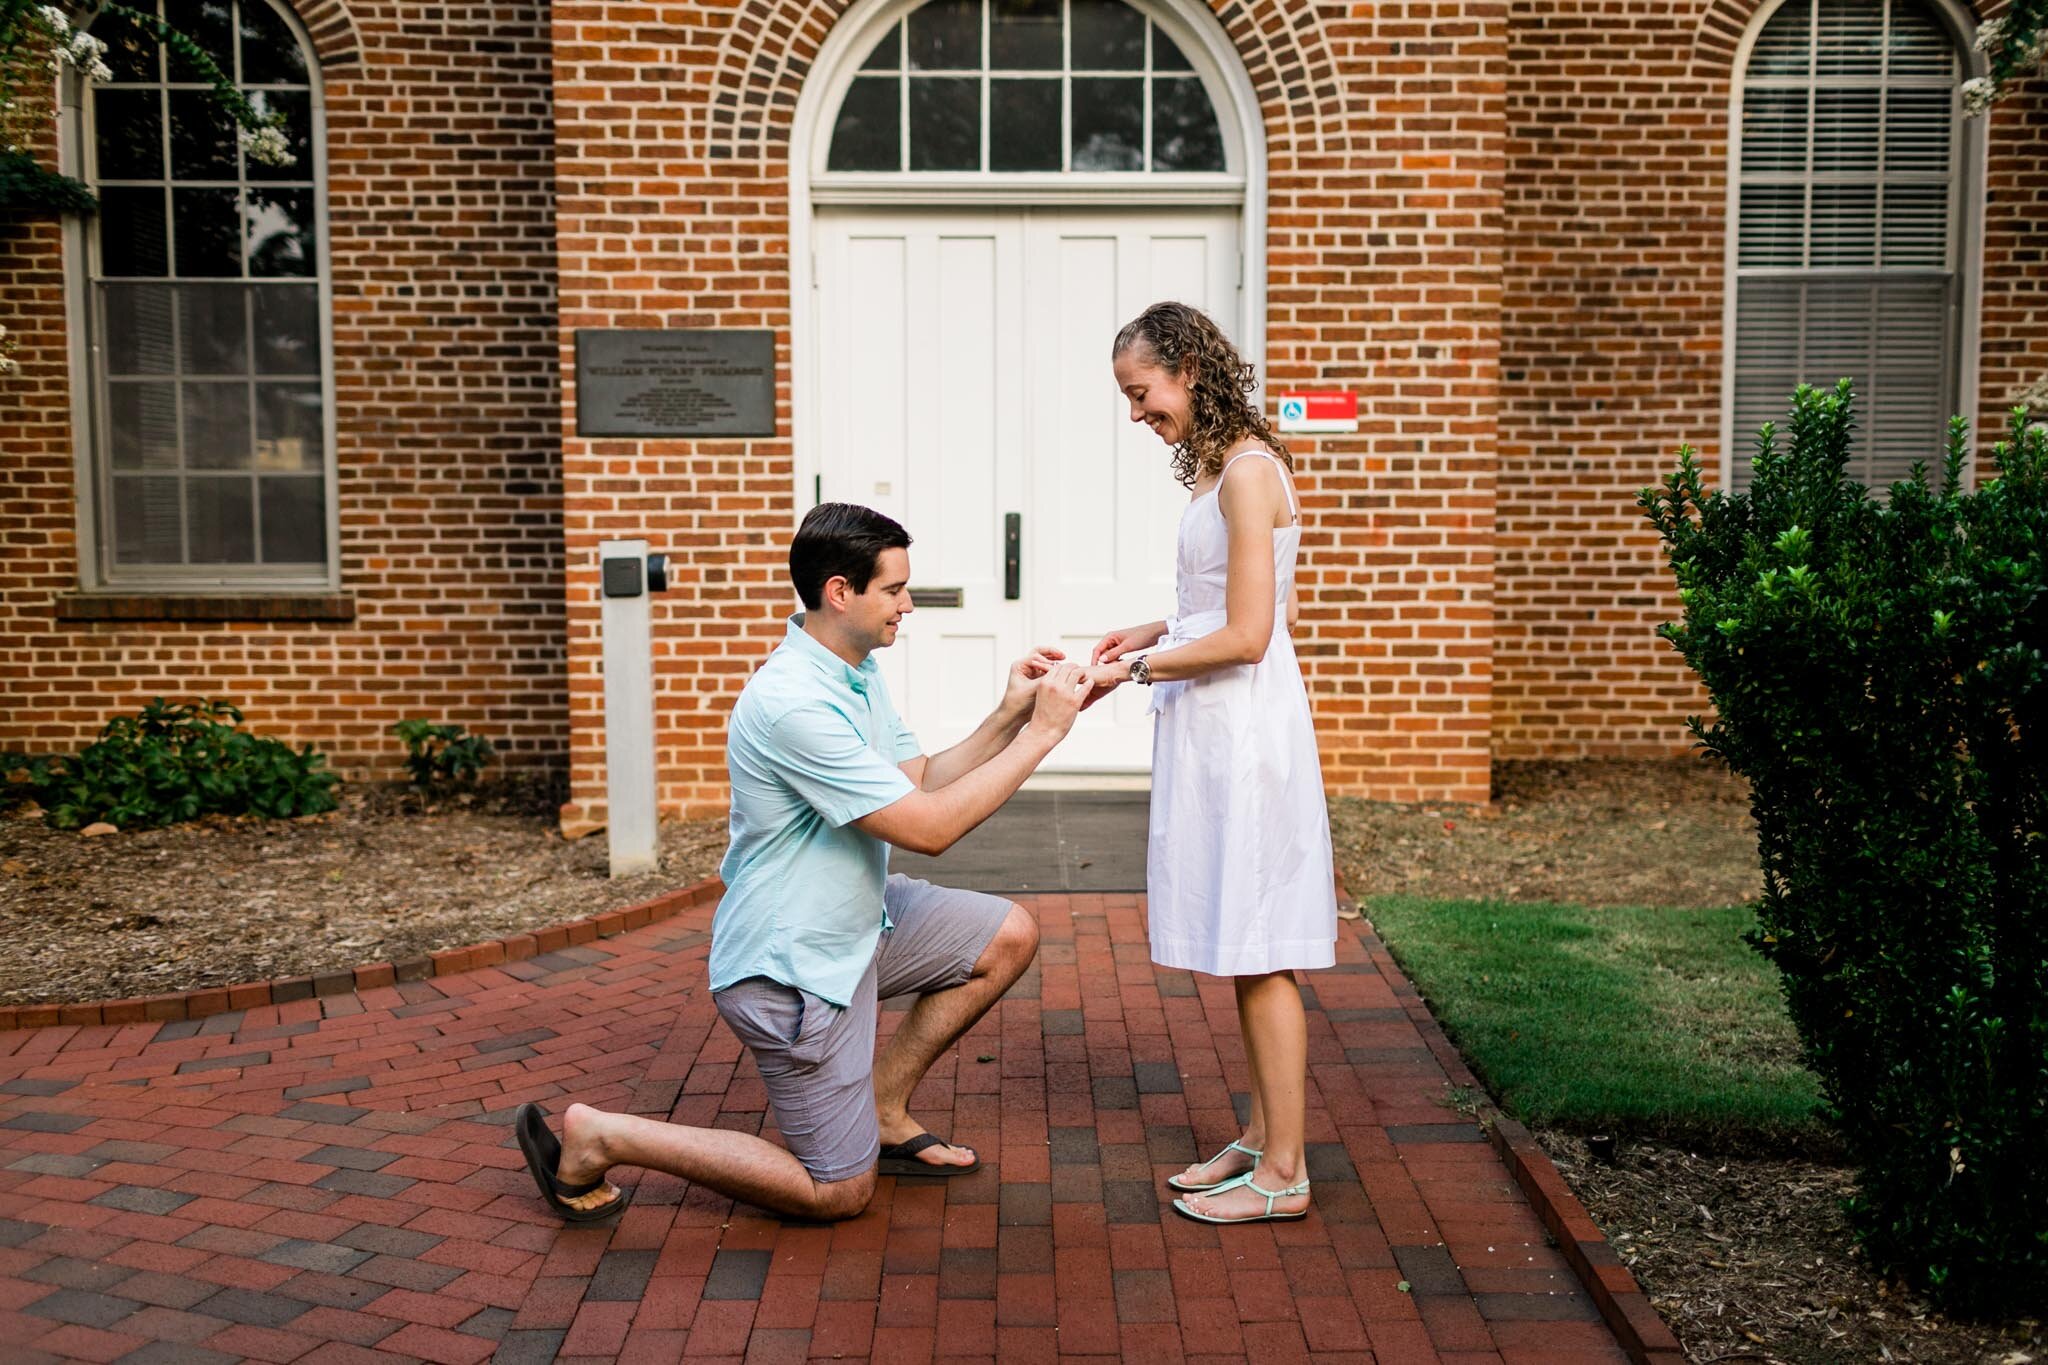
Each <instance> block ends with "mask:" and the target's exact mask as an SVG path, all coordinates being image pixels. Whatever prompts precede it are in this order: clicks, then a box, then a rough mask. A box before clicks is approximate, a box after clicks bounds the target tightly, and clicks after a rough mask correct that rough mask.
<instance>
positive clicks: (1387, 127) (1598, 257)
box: [0, 0, 2048, 829]
mask: <svg viewBox="0 0 2048 1365" xmlns="http://www.w3.org/2000/svg"><path fill="white" fill-rule="evenodd" d="M842 8H843V6H842V5H841V4H840V3H839V2H838V0H809V3H799V0H789V2H788V3H770V2H769V0H654V2H652V3H649V4H645V5H642V6H638V7H633V8H620V7H617V6H612V5H607V4H604V3H602V2H601V0H563V3H558V4H555V5H552V6H547V7H544V6H541V5H539V4H537V3H527V4H483V3H473V4H464V5H452V6H435V7H431V8H421V7H416V6H401V5H398V4H396V3H395V0H375V2H374V3H372V2H371V0H358V2H356V3H351V4H348V5H343V4H342V3H340V2H339V0H305V3H304V4H303V6H302V9H301V13H302V15H303V16H304V17H305V19H306V22H307V24H308V27H309V28H310V30H311V31H312V32H313V33H314V35H315V39H316V46H317V47H318V50H319V52H320V54H321V58H322V63H323V70H324V71H325V73H326V81H327V117H328V126H329V130H330V141H329V147H328V155H329V174H330V183H331V195H330V205H329V208H330V237H331V253H332V262H333V270H334V295H335V334H334V341H335V352H336V382H337V400H338V415H339V426H340V437H339V448H338V455H339V461H340V467H341V480H340V485H339V492H340V498H341V509H342V554H343V565H344V582H343V589H344V591H345V593H346V594H347V596H348V597H349V598H350V599H351V600H352V603H353V610H354V618H353V620H350V621H345V622H332V621H325V622H323V621H297V622H277V621H273V622H262V621H239V622H226V623H203V622H162V621H125V622H124V621H78V620H69V619H60V610H59V609H60V604H62V603H63V602H64V601H66V600H67V599H68V597H69V595H70V594H71V593H72V592H73V591H74V589H75V587H76V580H77V547H76V545H75V543H74V539H73V537H74V532H73V526H74V505H73V500H72V497H73V490H72V479H73V476H72V460H73V454H72V436H71V432H70V430H69V389H68V377H67V376H66V375H65V374H64V366H65V363H66V359H65V358H66V355H67V339H66V337H65V335H64V313H63V307H62V299H61V292H62V289H63V283H64V282H63V276H62V273H61V270H60V261H59V248H60V234H59V232H58V229H57V225H56V224H55V223H54V222H50V221H39V220H31V221H15V222H5V223H0V298H4V299H5V304H4V310H5V311H4V315H0V321H5V322H6V324H7V325H8V326H9V327H10V329H13V330H14V331H15V332H17V333H18V334H19V336H20V338H21V350H20V352H19V358H20V359H21V360H22V361H23V364H24V373H23V374H22V375H20V376H18V377H16V378H14V379H12V380H8V381H5V382H4V383H0V474H4V480H0V513H4V518H5V519H4V523H0V638H4V639H5V640H6V641H7V642H8V643H9V645H10V646H11V648H9V649H7V650H5V651H0V687H4V690H5V694H6V698H7V701H8V705H7V707H5V708H4V710H0V747H16V746H27V747H34V748H60V747H67V746H70V745H74V744H76V743H78V742H81V741H82V740H84V739H85V738H86V737H88V736H89V735H90V734H91V733H92V731H93V730H94V729H96V728H97V726H98V724H99V723H100V722H101V721H102V720H103V719H104V718H105V716H106V715H107V714H109V713H111V712H112V711H115V710H118V709H127V708H132V707H134V706H137V705H139V704H140V703H141V702H142V701H144V700H146V699H147V698H148V697H150V696H152V695H154V694H156V693H159V692H163V693H169V694H183V695H191V694H205V695H213V696H225V697H228V698H231V699H233V700H236V701H237V702H240V703H242V704H244V705H245V706H246V707H247V709H248V710H249V713H250V716H251V719H252V721H254V722H255V723H256V724H258V725H259V726H261V727H262V728H265V729H267V730H272V731H276V732H280V733H284V734H287V735H289V736H291V737H292V738H295V739H303V740H310V741H312V742H313V743H315V744H317V745H320V746H321V747H323V748H325V749H326V750H328V751H329V752H330V754H332V755H333V756H334V758H335V759H336V760H337V762H338V764H339V765H340V766H341V767H342V768H343V769H344V770H345V771H347V772H350V773H351V774H353V775H367V774H373V773H374V774H390V773H392V772H393V771H394V770H395V766H394V765H395V760H396V755H397V748H396V744H395V741H393V740H392V739H391V738H390V737H389V736H388V735H387V733H386V731H387V729H388V726H389V725H390V723H391V722H392V721H393V720H396V719H398V718H400V717H403V716H410V715H425V716H433V717H437V718H446V719H452V720H457V721H460V722H461V723H463V724H466V725H469V726H471V727H472V728H475V729H479V730H481V731H483V732H485V733H487V734H490V735H491V736H492V737H493V738H494V739H497V740H499V741H500V742H501V743H502V744H503V745H504V746H505V747H506V748H507V749H508V750H509V751H510V758H511V760H512V761H513V762H515V763H522V764H541V763H547V762H553V761H560V760H561V759H563V758H564V756H566V758H567V760H568V762H569V764H570V768H571V775H572V782H573V800H572V802H571V804H570V806H569V807H567V808H566V809H565V811H564V813H563V814H564V822H565V825H566V826H567V827H569V828H571V829H576V828H588V827H590V826H591V825H592V824H594V823H595V822H599V821H601V820H602V818H603V809H602V803H603V769H602V762H603V755H602V733H603V732H602V714H601V707H602V683H601V679H600V677H599V676H598V658H599V650H598V641H597V621H598V601H597V586H596V572H595V564H594V555H595V546H596V542H597V541H599V540H601V539H604V538H607V537H610V536H613V535H619V534H640V533H646V534H648V535H650V536H651V537H652V538H653V539H654V540H655V541H656V542H657V544H658V545H660V546H661V547H662V548H665V549H668V550H670V551H671V552H673V554H674V568H673V577H674V582H675V583H676V588H675V590H674V591H671V592H670V593H668V594H666V595H664V596H663V597H661V598H659V599H657V600H656V602H655V604H654V610H655V619H656V641H657V644H656V649H657V654H658V658H657V681H656V686H657V691H658V716H659V725H660V735H659V744H660V750H661V756H662V802H663V805H664V807H665V808H666V809H668V810H671V811H688V812H692V813H704V812H710V811H715V810H717V809H719V808H720V807H721V806H722V803H723V800H724V771H723V758H722V745H723V737H724V724H725V717H726V714H727V713H728V711H729V709H730V707H731V705H732V702H733V699H734V698H735V697H736V696H737V694H738V691H739V689H740V687H741V686H742V685H743V683H744V681H745V678H746V676H747V675H748V673H749V672H750V671H751V670H752V668H753V667H754V666H755V665H756V664H757V663H758V661H759V660H760V658H761V657H762V656H763V655H765V653H766V652H767V651H768V650H769V649H770V648H771V647H772V646H773V644H774V642H775V640H776V639H777V638H778V636H779V634H780V631H781V628H782V627H781V618H782V616H783V615H784V613H785V612H786V610H787V609H788V606H789V602H790V593H789V591H788V588H787V586H786V583H785V579H784V569H783V565H784V554H785V552H786V546H787V536H788V534H789V532H790V529H791V527H792V526H793V524H794V521H795V519H796V516H797V512H798V507H797V500H796V498H795V496H794V494H795V490H794V488H793V469H794V463H795V454H796V452H795V451H794V449H793V447H792V445H791V442H790V440H789V439H788V431H789V412H790V396H791V395H790V379H789V364H790V356H791V335H790V327H791V317H790V310H789V290H790V273H789V269H788V250H789V222H788V205H789V180H788V177H789V173H790V171H789V166H788V149H789V145H790V134H791V126H792V119H793V116H794V109H795V106H796V101H797V97H798V94H799V92H800V90H801V89H802V85H803V82H804V80H805V79H806V77H807V76H808V75H809V72H810V68H811V65H812V63H813V61H814V59H815V57H816V55H817V53H818V50H819V47H820V45H821V44H822V42H823V41H824V38H825V35H826V34H827V32H828V31H829V30H830V28H831V25H832V24H833V23H834V22H836V21H837V18H838V15H839V14H840V12H841V10H842ZM1752 11H1753V2H1752V0H1685V3H1682V4H1679V5H1667V4H1661V3H1650V2H1649V0H1630V2H1628V3H1620V4H1613V3H1595V0H1541V2H1540V3H1539V2H1538V0H1512V3H1510V0H1469V2H1468V3H1421V0H1416V2H1415V3H1383V4H1378V5H1374V6H1369V7H1358V6H1349V5H1344V4H1339V3H1334V2H1332V3H1305V2H1304V0H1286V2H1284V3H1282V2H1280V0H1260V3H1257V4H1246V3H1228V4H1222V5H1218V6H1217V7H1216V9H1215V11H1214V12H1215V15H1216V20H1217V22H1218V23H1219V24H1220V26H1221V27H1222V29H1223V30H1224V31H1225V32H1226V33H1227V34H1228V35H1229V39H1230V41H1231V43H1232V45H1233V46H1234V47H1235V49H1236V51H1237V53H1238V54H1239V57H1240V59H1241V60H1242V62H1243V64H1244V67H1245V69H1246V72H1247V73H1248V75H1249V77H1250V80H1251V83H1252V85H1253V87H1254V89H1255V90H1256V92H1257V100H1258V104H1259V114H1260V117H1261V118H1262V119H1263V121H1264V124H1265V128H1266V138H1267V147H1266V150H1267V164H1268V179H1269V188H1270V192H1269V204H1268V214H1269V233H1268V240H1267V243H1266V249H1267V281H1266V283H1267V294H1268V300H1269V306H1268V316H1267V336H1268V355H1267V362H1268V363H1267V377H1268V379H1269V381H1270V382H1271V383H1272V384H1274V385H1275V386H1317V387H1348V388H1354V389H1356V390H1357V391H1358V392H1359V393H1360V396H1361V399H1362V405H1361V407H1362V412H1363V414H1364V419H1365V420H1364V421H1363V423H1362V426H1361V430H1360V431H1359V432H1358V433H1357V434H1356V436H1344V437H1321V438H1303V439H1300V440H1299V441H1297V442H1296V443H1295V444H1294V448H1295V451H1296V455H1297V459H1298V462H1299V466H1300V480H1299V482H1300V486H1301V488H1302V491H1303V494H1304V499H1305V502H1306V503H1307V506H1308V510H1309V521H1310V531H1309V534H1308V536H1307V539H1306V554H1305V558H1304V565H1303V572H1302V588H1303V599H1304V600H1303V625H1302V628H1301V631H1300V634H1299V639H1300V649H1301V654H1302V657H1303V659H1304V665H1305V668H1306V670H1307V672H1308V675H1309V682H1310V687H1311V689H1312V694H1313V696H1314V700H1315V707H1316V713H1317V717H1318V723H1319V725H1320V727H1321V737H1322V746H1323V756H1324V761H1325V766H1326V776H1327V779H1328V782H1329V786H1330V790H1331V791H1333V792H1336V793H1351V794H1361V795H1366V796H1372V797H1377V798H1382V799H1392V800H1416V799H1443V800H1453V801H1467V800H1483V799H1484V798H1485V796H1486V790H1487V767H1488V762H1489V757H1490V753H1489V750H1490V751H1491V753H1492V754H1499V755H1502V756H1534V755H1552V756H1569V755H1577V754H1596V753H1597V754H1616V753H1663V752H1670V751H1673V750H1675V749H1681V748H1683V747H1684V744H1685V737H1684V735H1683V733H1682V730H1681V729H1680V725H1681V721H1682V718H1683V716H1684V715H1685V714H1686V713H1687V712H1688V711H1691V710H1695V709H1698V707H1699V706H1700V704H1701V698H1700V697H1699V696H1698V694H1697V691H1696V688H1695V687H1694V684H1693V683H1692V681H1691V679H1690V678H1689V676H1688V675H1686V674H1685V672H1684V671H1683V670H1682V668H1681V667H1680V666H1679V665H1678V664H1677V662H1676V660H1675V658H1674V657H1673V656H1672V655H1671V653H1670V652H1669V651H1668V650H1667V649H1666V648H1665V647H1664V646H1663V645H1662V644H1661V643H1660V642H1658V641H1657V640H1656V639H1655V638H1654V636H1653V634H1652V631H1653V629H1654V627H1655V625H1656V624H1657V623H1658V622H1660V621H1662V620H1665V619H1668V618H1669V617H1670V616H1671V615H1672V614H1673V611H1674V609H1675V603H1674V602H1672V600H1671V599H1670V597H1669V595H1668V591H1667V588H1666V584H1665V579H1664V571H1663V566H1662V561H1661V557H1660V555H1659V552H1658V548H1657V546H1656V544H1655V542H1654V540H1653V539H1652V538H1651V537H1650V536H1649V535H1648V534H1647V533H1646V530H1645V528H1644V526H1643V524H1642V522H1641V521H1640V518H1639V515H1638V514H1637V512H1636V509H1635V507H1634V496H1635V492H1636V490H1637V489H1638V488H1639V487H1641V486H1642V485H1643V484H1645V483H1649V482H1651V481H1653V480H1655V479H1657V478H1658V477H1660V476H1661V474H1662V473H1663V472H1664V470H1665V469H1666V467H1667V465H1668V463H1669V461H1670V458H1671V452H1672V450H1673V448H1674V447H1675V446H1676V445H1677V444H1679V443H1680V442H1681V441H1691V442H1693V443H1694V444H1696V445H1698V446H1699V447H1701V449H1702V451H1703V454H1704V455H1705V457H1706V458H1707V459H1708V460H1709V461H1710V463H1711V462H1718V460H1719V459H1720V450H1719V438H1720V433H1719V430H1718V424H1719V392H1720V362H1721V354H1720V348H1721V337H1720V331H1721V310H1722V287H1723V283H1722V271H1723V257H1722V248H1723V237H1722V234H1723V231H1724V227H1725V224H1724V219H1725V212H1726V209H1725V205H1726V199H1725V183H1724V173H1725V166H1726V136H1727V133H1726V127H1725V122H1726V109H1727V96H1728V81H1729V78H1730V63H1731V60H1732V56H1733V51H1734V47H1735V44H1736V42H1737V41H1738V40H1739V38H1740V36H1741V33H1742V31H1743V28H1744V26H1745V25H1746V23H1747V20H1748V16H1749V14H1750V13H1751V12H1752ZM551 77H552V80H553V86H552V100H551V98H550V78H551ZM2044 201H2048V90H2044V83H2042V82H2036V83H2035V84H2034V85H2033V86H2031V87H2029V88H2028V89H2027V90H2025V91H2023V92H2022V95H2021V97H2020V98H2019V99H2017V100H2015V101H2011V102H2008V103H2007V104H2005V105H2003V106H2001V107H2000V109H1999V110H1998V112H1997V113H1996V114H1995V116H1994V123H1993V129H1992V159H1991V167H1990V200H1989V203H1988V206H1987V210H1986V221H1987V227H1986V249H1985V256H1984V272H1985V273H1984V308H1983V324H1982V338H1983V346H1982V384H1981V387H1980V394H1979V406H1980V410H1981V412H1982V414H1983V416H1982V417H1981V418H1980V422H1982V423H1983V424H1984V425H1985V426H1990V427H1997V426H2000V425H2002V417H2001V416H2000V411H2001V409H2002V407H2003V406H2004V405H2005V403H2006V402H2007V401H2008V400H2009V398H2010V395H2011V394H2012V393H2013V392H2014V391H2016V390H2017V389H2019V388H2021V387H2023V386H2024V385H2025V384H2027V383H2030V382H2032V381H2033V380H2034V379H2036V378H2038V377H2039V376H2040V375H2041V374H2042V373H2043V372H2048V301H2044V298H2043V295H2044V293H2048V263H2044V262H2043V260H2042V243H2043V237H2042V233H2041V229H2040V226H2039V225H2040V223H2041V222H2042V221H2043V220H2044V215H2043V210H2044V209H2048V202H2044ZM558 262H559V267H558ZM712 325H716V326H729V327H766V328H770V329H773V330H774V331H775V332H776V333H777V335H778V338H779V341H778V358H779V366H780V374H779V379H778V407H779V412H780V422H781V430H782V435H780V436H778V437H777V438H773V439H758V440H744V441H623V440H609V439H586V438H582V437H580V436H578V435H577V434H576V433H575V431H574V416H573V415H574V403H575V395H574V392H573V334H574V332H575V330H576V329H578V328H582V327H654V326H712ZM1496 456H1497V458H1496ZM914 529H915V528H913V530H914Z"/></svg>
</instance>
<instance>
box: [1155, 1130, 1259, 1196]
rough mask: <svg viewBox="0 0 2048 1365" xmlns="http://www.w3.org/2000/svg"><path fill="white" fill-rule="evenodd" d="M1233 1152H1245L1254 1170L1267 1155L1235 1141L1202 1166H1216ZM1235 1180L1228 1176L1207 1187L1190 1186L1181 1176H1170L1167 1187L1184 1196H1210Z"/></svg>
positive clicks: (1214, 1181)
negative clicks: (1260, 1159) (1261, 1158)
mask: <svg viewBox="0 0 2048 1365" xmlns="http://www.w3.org/2000/svg"><path fill="white" fill-rule="evenodd" d="M1233 1151H1237V1152H1243V1153H1244V1154H1245V1155H1246V1156H1248V1157H1250V1158H1251V1159H1252V1168H1253V1170H1256V1169H1258V1162H1259V1158H1260V1157H1262V1156H1264V1155H1265V1153H1264V1152H1255V1151H1253V1150H1252V1149H1251V1148H1249V1147H1247V1146H1245V1145H1244V1144H1243V1143H1242V1142H1237V1141H1234V1140H1233V1141H1232V1142H1231V1144H1230V1145H1229V1146H1228V1147H1225V1148H1224V1149H1223V1150H1222V1151H1220V1152H1218V1153H1217V1154H1216V1155H1214V1156H1212V1157H1210V1158H1209V1159H1208V1160H1207V1161H1205V1162H1203V1163H1202V1164H1203V1165H1204V1166H1214V1165H1215V1164H1216V1163H1217V1162H1219V1161H1221V1160H1223V1158H1224V1157H1227V1156H1229V1155H1230V1154H1231V1153H1232V1152H1233ZM1250 1173H1251V1172H1249V1171H1247V1172H1245V1174H1247V1175H1249V1174H1250ZM1235 1179H1237V1177H1236V1176H1234V1175H1227V1176H1225V1177H1223V1179H1221V1180H1212V1181H1210V1182H1209V1183H1208V1184H1206V1185H1190V1184H1187V1183H1186V1182H1184V1181H1183V1180H1182V1179H1181V1178H1180V1177H1179V1176H1177V1175H1170V1176H1168V1177H1166V1187H1167V1188H1168V1189H1171V1190H1179V1191H1180V1192H1181V1193H1182V1194H1209V1193H1211V1192H1213V1191H1215V1190H1220V1189H1222V1188H1223V1187H1224V1186H1225V1185H1227V1184H1229V1183H1230V1182H1231V1181H1233V1180H1235Z"/></svg>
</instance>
